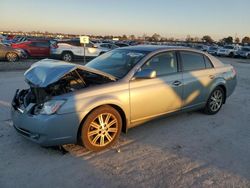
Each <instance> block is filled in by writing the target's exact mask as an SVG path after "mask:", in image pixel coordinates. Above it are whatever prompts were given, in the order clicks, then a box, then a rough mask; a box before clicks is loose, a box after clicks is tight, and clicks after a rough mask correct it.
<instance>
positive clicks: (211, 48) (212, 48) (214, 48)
mask: <svg viewBox="0 0 250 188" xmlns="http://www.w3.org/2000/svg"><path fill="white" fill-rule="evenodd" d="M209 50H217V48H216V47H210V48H209Z"/></svg>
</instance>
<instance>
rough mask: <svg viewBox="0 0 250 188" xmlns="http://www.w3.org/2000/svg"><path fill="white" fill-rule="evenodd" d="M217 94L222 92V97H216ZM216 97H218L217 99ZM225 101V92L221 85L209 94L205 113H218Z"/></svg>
mask: <svg viewBox="0 0 250 188" xmlns="http://www.w3.org/2000/svg"><path fill="white" fill-rule="evenodd" d="M216 94H218V95H219V94H221V98H220V97H218V98H216V97H215V95H216ZM215 98H216V99H215ZM224 101H225V92H224V90H223V89H222V88H221V87H216V88H215V89H214V90H213V91H212V92H211V94H210V95H209V98H208V100H207V104H206V106H205V108H204V113H205V114H208V115H214V114H216V113H218V112H219V111H220V109H221V107H222V105H223V103H224Z"/></svg>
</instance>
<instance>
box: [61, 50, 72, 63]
mask: <svg viewBox="0 0 250 188" xmlns="http://www.w3.org/2000/svg"><path fill="white" fill-rule="evenodd" d="M62 60H63V61H67V62H71V61H73V54H72V53H70V52H64V53H63V54H62Z"/></svg>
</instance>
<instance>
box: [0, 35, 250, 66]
mask: <svg viewBox="0 0 250 188" xmlns="http://www.w3.org/2000/svg"><path fill="white" fill-rule="evenodd" d="M136 44H137V43H136V42H134V41H123V42H122V41H116V42H113V41H101V40H91V41H90V43H89V44H87V45H86V47H85V50H84V47H83V44H81V43H80V40H79V38H75V39H67V40H46V39H34V38H30V39H29V38H24V37H14V38H12V39H8V40H7V39H6V40H4V41H2V43H0V59H7V60H8V61H10V62H15V61H18V60H19V59H21V58H47V57H51V58H55V59H62V60H64V61H67V62H71V61H73V60H74V59H79V58H83V57H84V55H85V57H86V58H88V59H93V58H95V57H97V56H99V55H101V54H103V53H106V52H107V51H110V50H113V49H115V48H119V47H126V46H130V45H136ZM171 46H172V45H171ZM187 47H191V48H195V49H198V50H201V51H206V52H207V53H209V54H212V55H215V56H227V57H243V58H249V59H250V46H244V47H242V46H239V45H226V46H223V47H220V46H207V45H193V46H187Z"/></svg>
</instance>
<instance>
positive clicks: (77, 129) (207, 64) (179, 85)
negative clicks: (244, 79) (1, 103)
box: [11, 46, 236, 151]
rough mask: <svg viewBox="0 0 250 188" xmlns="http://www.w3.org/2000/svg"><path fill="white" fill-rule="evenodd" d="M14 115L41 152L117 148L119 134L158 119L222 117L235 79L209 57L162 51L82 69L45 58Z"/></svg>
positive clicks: (118, 55)
mask: <svg viewBox="0 0 250 188" xmlns="http://www.w3.org/2000/svg"><path fill="white" fill-rule="evenodd" d="M24 76H25V80H26V83H27V84H28V85H29V88H28V89H24V90H17V91H16V94H15V96H14V99H13V101H12V110H11V115H12V119H13V123H14V127H15V128H16V130H17V131H18V132H19V133H20V134H21V135H23V136H24V137H26V138H28V139H30V140H32V141H34V142H36V143H39V144H40V145H43V146H54V145H62V144H69V143H80V144H83V145H84V146H85V147H86V148H88V149H90V150H95V151H98V150H102V149H104V148H107V147H109V146H110V145H112V144H113V143H114V142H115V141H116V140H117V138H118V137H119V135H120V133H121V131H122V130H123V131H124V132H126V131H127V130H128V129H129V128H131V127H134V126H137V125H139V124H142V123H144V122H147V121H149V120H151V119H153V118H155V117H158V116H161V115H165V114H172V113H175V112H180V111H187V110H197V109H203V110H204V112H205V113H206V114H215V113H217V112H218V111H219V110H220V109H221V107H222V105H223V104H224V103H225V102H226V98H227V97H229V96H230V95H231V94H232V92H233V91H234V89H235V86H236V72H235V70H234V68H233V67H232V66H231V65H224V64H223V63H221V62H220V61H219V60H218V59H216V58H214V57H213V56H210V55H208V54H205V53H202V52H199V51H195V50H190V49H185V48H183V49H182V48H170V47H159V46H136V47H126V48H120V49H116V50H113V51H111V52H108V53H106V54H103V55H101V56H99V57H98V58H96V59H94V60H92V61H91V62H89V63H88V64H87V65H86V66H80V65H76V64H72V63H66V62H63V61H56V60H50V59H45V60H41V61H40V62H37V63H35V64H34V65H33V66H31V67H30V69H29V70H27V71H26V72H25V74H24Z"/></svg>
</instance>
